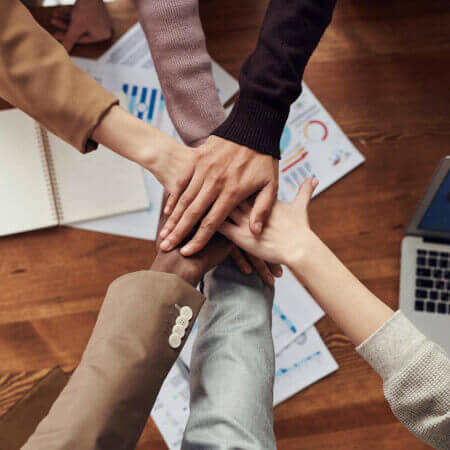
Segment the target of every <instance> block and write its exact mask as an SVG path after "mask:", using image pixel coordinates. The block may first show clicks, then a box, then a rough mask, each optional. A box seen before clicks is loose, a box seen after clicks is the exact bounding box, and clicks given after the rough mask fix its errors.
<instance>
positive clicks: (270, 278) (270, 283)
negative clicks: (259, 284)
mask: <svg viewBox="0 0 450 450" xmlns="http://www.w3.org/2000/svg"><path fill="white" fill-rule="evenodd" d="M267 282H268V283H269V285H270V286H273V285H274V284H275V280H274V278H273V277H267Z"/></svg>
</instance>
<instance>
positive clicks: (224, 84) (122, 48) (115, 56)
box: [99, 22, 239, 104]
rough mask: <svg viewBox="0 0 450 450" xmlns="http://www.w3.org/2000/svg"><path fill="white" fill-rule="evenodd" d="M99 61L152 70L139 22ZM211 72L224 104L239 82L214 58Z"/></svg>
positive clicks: (145, 39) (148, 50)
mask: <svg viewBox="0 0 450 450" xmlns="http://www.w3.org/2000/svg"><path fill="white" fill-rule="evenodd" d="M99 61H101V62H106V63H112V64H119V65H123V66H127V67H138V68H141V69H147V70H148V69H153V70H154V67H155V65H154V63H153V59H152V55H151V53H150V49H149V47H148V44H147V38H146V37H145V33H144V30H143V29H142V27H141V24H140V23H139V22H138V23H137V24H136V25H134V26H133V27H131V28H130V29H129V30H128V31H127V32H126V33H125V34H124V35H123V36H122V37H121V38H120V39H119V40H118V41H117V42H116V43H115V44H114V45H113V46H112V47H111V48H110V49H109V50H107V51H106V52H105V53H103V55H102V56H101V57H100V58H99ZM212 72H213V77H214V81H215V82H216V87H217V92H218V94H219V98H220V101H221V102H222V104H225V103H226V102H227V101H228V100H229V99H230V98H231V97H233V95H234V94H236V92H237V91H238V89H239V83H238V82H237V81H236V80H235V79H234V78H233V77H232V76H231V75H230V74H229V73H228V72H227V71H226V70H224V69H223V68H222V67H221V66H220V65H219V64H217V63H216V62H215V61H214V60H212Z"/></svg>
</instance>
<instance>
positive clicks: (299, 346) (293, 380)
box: [273, 327, 338, 406]
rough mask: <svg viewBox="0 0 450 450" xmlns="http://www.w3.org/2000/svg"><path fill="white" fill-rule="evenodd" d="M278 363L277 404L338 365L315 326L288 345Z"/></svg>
mask: <svg viewBox="0 0 450 450" xmlns="http://www.w3.org/2000/svg"><path fill="white" fill-rule="evenodd" d="M275 366H276V369H275V383H274V385H273V404H274V406H276V405H279V404H280V403H281V402H283V401H285V400H286V399H288V398H289V397H292V396H293V395H294V394H296V393H297V392H299V391H301V390H302V389H305V388H306V387H308V386H310V385H311V384H313V383H315V382H316V381H318V380H320V379H321V378H324V377H326V376H327V375H329V374H330V373H332V372H334V371H336V370H337V369H338V365H337V363H336V361H335V360H334V358H333V356H332V355H331V353H330V351H329V350H328V348H327V346H326V345H325V344H324V342H323V341H322V339H321V337H320V334H319V333H318V331H317V330H316V327H311V328H309V329H308V330H307V331H305V332H304V333H302V334H301V335H300V336H298V337H297V338H296V339H295V340H294V341H293V342H292V343H291V344H289V345H288V346H287V347H285V348H284V349H283V350H282V351H281V353H280V354H278V355H277V356H276V363H275Z"/></svg>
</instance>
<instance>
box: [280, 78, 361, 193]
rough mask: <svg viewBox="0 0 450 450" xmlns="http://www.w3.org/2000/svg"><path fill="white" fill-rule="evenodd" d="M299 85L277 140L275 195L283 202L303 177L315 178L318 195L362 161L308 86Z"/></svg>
mask: <svg viewBox="0 0 450 450" xmlns="http://www.w3.org/2000/svg"><path fill="white" fill-rule="evenodd" d="M302 86H303V93H302V95H301V96H300V97H299V99H298V100H297V101H295V102H294V103H293V104H292V106H291V110H290V113H289V117H288V120H287V122H286V126H285V128H284V130H283V134H282V136H281V140H280V149H281V163H280V179H279V186H280V188H279V191H278V198H279V199H280V200H282V201H292V199H293V198H294V197H295V194H296V193H297V191H298V187H299V185H300V184H301V183H302V181H303V180H304V179H305V178H308V177H311V176H313V177H317V178H318V180H319V185H318V186H317V188H316V190H315V192H314V195H317V194H319V193H320V192H322V191H324V190H325V189H327V188H328V187H329V186H331V185H332V184H334V183H335V182H336V181H337V180H339V179H340V178H342V177H343V176H344V175H346V174H347V173H348V172H350V171H351V170H353V169H355V168H356V167H358V166H359V165H360V164H362V163H363V162H364V157H363V156H362V155H361V153H359V152H358V150H357V149H356V148H355V146H354V145H353V144H352V143H351V142H350V141H349V139H348V138H347V136H345V134H344V133H343V132H342V130H341V129H340V128H339V126H338V125H337V123H336V122H335V121H334V120H333V118H332V117H331V116H330V115H329V114H328V112H327V111H326V110H325V108H324V107H323V106H322V105H321V103H320V102H319V101H318V100H317V98H316V97H315V96H314V94H313V93H312V92H311V91H310V89H309V88H308V87H307V86H306V85H305V84H304V83H303V85H302Z"/></svg>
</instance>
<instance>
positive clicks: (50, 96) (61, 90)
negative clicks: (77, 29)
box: [0, 0, 118, 152]
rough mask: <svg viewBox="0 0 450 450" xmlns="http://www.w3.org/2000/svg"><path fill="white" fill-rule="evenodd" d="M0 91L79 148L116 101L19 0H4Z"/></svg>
mask: <svg viewBox="0 0 450 450" xmlns="http://www.w3.org/2000/svg"><path fill="white" fill-rule="evenodd" d="M0 97H2V98H4V99H5V100H6V101H8V102H9V103H11V104H12V105H14V106H16V107H17V108H19V109H21V110H23V111H24V112H26V113H27V114H29V115H30V116H32V117H33V118H34V119H36V120H37V121H38V122H40V123H41V124H42V125H44V127H46V128H47V129H48V130H50V131H51V132H53V133H55V134H56V135H58V136H60V137H61V138H62V139H64V140H65V141H67V142H69V143H70V144H71V145H73V146H74V147H76V148H77V149H78V150H80V151H81V152H86V151H89V150H93V149H94V148H95V147H96V144H95V143H94V142H93V141H91V140H90V139H89V138H90V136H91V134H92V132H93V130H94V129H95V127H96V126H97V125H98V123H99V122H100V120H101V118H102V117H103V116H104V115H105V114H106V112H107V111H108V110H109V109H110V108H111V106H112V105H114V104H117V103H118V102H117V99H116V98H115V96H114V95H113V94H111V93H110V92H109V91H107V90H106V89H104V88H103V87H102V86H101V85H100V84H99V83H97V81H95V80H94V79H93V78H92V77H91V76H90V75H88V74H87V73H85V72H83V71H82V70H80V69H79V68H78V67H76V66H75V64H73V62H72V61H71V60H70V58H69V55H68V54H67V52H66V51H65V49H64V48H63V46H62V45H60V44H59V43H58V42H57V41H56V40H55V39H54V38H53V37H52V36H51V35H50V34H49V33H48V32H47V31H45V30H44V29H43V28H42V27H41V26H40V25H39V24H38V23H37V22H36V21H35V20H34V19H33V17H32V15H31V14H30V13H29V11H28V10H27V9H26V8H25V6H24V5H22V3H21V2H20V1H19V0H2V2H1V12H0Z"/></svg>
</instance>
